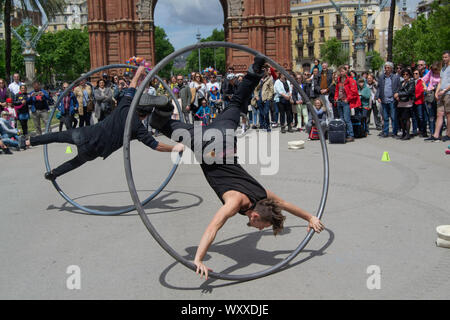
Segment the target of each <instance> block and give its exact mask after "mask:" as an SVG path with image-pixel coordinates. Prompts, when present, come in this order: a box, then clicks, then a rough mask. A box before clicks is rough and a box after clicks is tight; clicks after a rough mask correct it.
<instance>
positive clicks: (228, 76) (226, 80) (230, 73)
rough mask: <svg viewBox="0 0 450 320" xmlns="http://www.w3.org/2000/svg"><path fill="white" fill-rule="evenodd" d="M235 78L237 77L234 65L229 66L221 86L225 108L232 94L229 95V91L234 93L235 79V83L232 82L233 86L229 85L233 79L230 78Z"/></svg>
mask: <svg viewBox="0 0 450 320" xmlns="http://www.w3.org/2000/svg"><path fill="white" fill-rule="evenodd" d="M234 78H235V74H234V67H232V66H229V67H228V69H227V73H226V74H225V77H224V79H223V82H222V86H221V93H222V97H223V102H224V105H225V108H226V107H227V106H228V104H229V103H230V99H231V96H229V92H233V93H234V82H235V81H233V84H232V87H233V88H230V87H229V86H230V85H229V84H230V81H232V80H230V79H234Z"/></svg>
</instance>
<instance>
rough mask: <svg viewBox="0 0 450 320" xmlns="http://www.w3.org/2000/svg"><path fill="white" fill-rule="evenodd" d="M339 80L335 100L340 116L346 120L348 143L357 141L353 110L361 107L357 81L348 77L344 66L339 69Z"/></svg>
mask: <svg viewBox="0 0 450 320" xmlns="http://www.w3.org/2000/svg"><path fill="white" fill-rule="evenodd" d="M338 70H339V78H338V82H337V84H336V92H335V94H334V100H335V101H336V102H337V107H338V110H339V115H340V117H341V119H343V120H344V122H345V124H346V130H347V138H346V141H347V142H353V141H355V135H354V133H353V124H352V121H351V118H350V117H351V109H354V108H357V107H359V106H361V100H360V99H359V94H358V85H357V84H356V81H355V80H354V79H353V78H352V77H350V76H348V75H347V71H346V70H345V67H344V66H341V67H339V69H338Z"/></svg>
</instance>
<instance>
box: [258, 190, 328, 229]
mask: <svg viewBox="0 0 450 320" xmlns="http://www.w3.org/2000/svg"><path fill="white" fill-rule="evenodd" d="M266 193H267V198H268V199H272V200H275V201H276V202H277V204H278V205H279V206H280V208H281V209H282V210H285V211H287V212H289V213H291V214H293V215H294V216H297V217H299V218H302V219H303V220H306V221H308V230H307V231H308V232H309V230H310V229H311V228H313V229H314V231H316V232H317V233H320V232H321V231H322V230H323V229H324V225H323V224H322V222H321V221H320V220H319V219H318V218H317V217H316V216H313V215H312V214H311V213H309V212H308V211H306V210H304V209H302V208H299V207H297V206H296V205H294V204H293V203H290V202H287V201H285V200H283V199H282V198H280V197H279V196H277V195H276V194H275V193H273V192H272V191H270V190H267V189H266Z"/></svg>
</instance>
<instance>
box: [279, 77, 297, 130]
mask: <svg viewBox="0 0 450 320" xmlns="http://www.w3.org/2000/svg"><path fill="white" fill-rule="evenodd" d="M274 90H275V98H274V100H275V103H276V104H277V107H278V111H279V113H280V125H281V133H286V120H287V125H288V131H289V132H294V130H292V86H291V83H290V82H289V80H287V79H286V77H285V76H284V75H283V74H281V73H280V74H279V76H278V79H277V81H275V85H274ZM286 118H287V119H286Z"/></svg>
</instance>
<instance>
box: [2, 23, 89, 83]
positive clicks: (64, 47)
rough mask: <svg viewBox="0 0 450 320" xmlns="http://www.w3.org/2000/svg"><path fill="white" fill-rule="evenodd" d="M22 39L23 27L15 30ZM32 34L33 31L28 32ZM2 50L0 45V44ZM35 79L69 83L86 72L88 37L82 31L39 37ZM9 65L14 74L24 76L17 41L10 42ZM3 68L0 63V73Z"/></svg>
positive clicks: (35, 29) (35, 30)
mask: <svg viewBox="0 0 450 320" xmlns="http://www.w3.org/2000/svg"><path fill="white" fill-rule="evenodd" d="M17 31H18V33H19V34H20V35H22V36H23V34H24V32H25V28H24V27H23V26H21V27H20V28H18V30H17ZM31 32H32V34H33V35H34V34H35V33H36V32H37V28H35V27H33V28H32V29H31ZM0 46H2V48H3V44H2V43H0ZM36 50H37V52H38V54H39V55H38V56H37V57H36V79H37V80H39V81H41V82H43V83H51V82H52V80H53V77H55V79H56V80H57V81H71V80H74V79H76V78H78V77H79V76H80V75H81V74H82V73H84V72H87V71H89V69H90V55H89V34H88V31H87V28H85V29H84V30H79V29H73V30H61V31H58V32H54V33H53V32H48V33H45V34H43V35H42V38H41V40H40V41H39V42H38V44H37V48H36ZM11 65H12V67H13V69H14V71H16V72H19V73H21V74H24V73H25V63H24V59H23V56H22V50H21V46H20V42H19V41H18V40H17V39H15V38H14V39H12V55H11ZM2 68H4V65H1V64H0V70H1V69H2Z"/></svg>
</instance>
